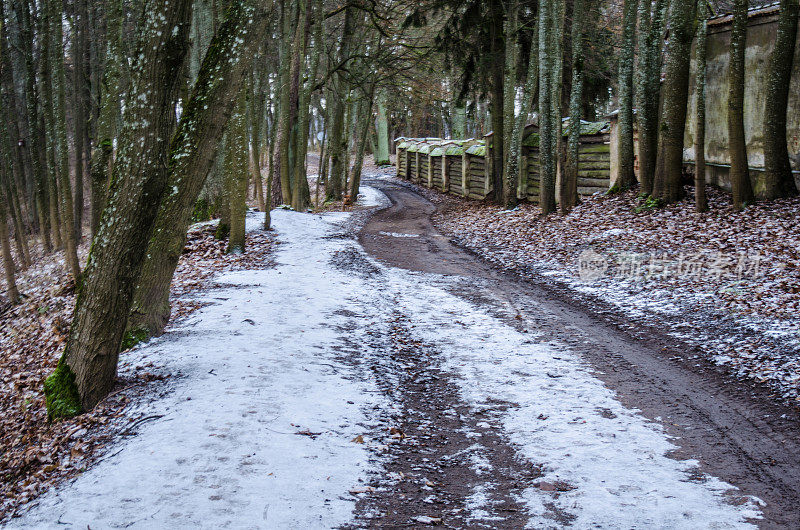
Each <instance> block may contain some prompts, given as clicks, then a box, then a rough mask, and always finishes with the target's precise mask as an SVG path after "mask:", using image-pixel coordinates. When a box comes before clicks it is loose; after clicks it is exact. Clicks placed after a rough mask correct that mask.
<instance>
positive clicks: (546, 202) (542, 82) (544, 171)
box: [539, 0, 556, 215]
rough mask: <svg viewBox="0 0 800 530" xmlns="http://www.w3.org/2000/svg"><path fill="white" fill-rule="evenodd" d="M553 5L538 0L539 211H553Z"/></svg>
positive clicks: (543, 212) (548, 212) (554, 178)
mask: <svg viewBox="0 0 800 530" xmlns="http://www.w3.org/2000/svg"><path fill="white" fill-rule="evenodd" d="M553 11H555V9H554V6H552V4H551V2H549V1H548V0H539V166H540V168H539V206H540V208H541V209H542V215H549V214H551V213H553V212H555V211H556V197H555V188H556V163H555V161H556V153H555V149H554V148H553V147H554V145H553V144H554V142H553V140H554V135H555V126H554V123H553V108H552V107H553V101H552V96H553V90H552V84H553V79H552V78H553V73H554V69H555V68H554V66H555V57H554V52H553V50H554V48H555V46H554V45H553V44H554V42H555V40H554V39H553V35H552V34H553V18H554V15H555V14H554V13H553Z"/></svg>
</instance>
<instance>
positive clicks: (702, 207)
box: [694, 3, 708, 212]
mask: <svg viewBox="0 0 800 530" xmlns="http://www.w3.org/2000/svg"><path fill="white" fill-rule="evenodd" d="M707 12H708V8H707V7H706V6H705V5H704V4H702V3H701V4H700V7H699V8H698V15H700V18H701V20H702V22H701V23H700V24H699V25H698V27H697V39H696V40H695V53H696V60H695V63H696V65H697V66H696V69H697V72H696V77H695V90H694V91H695V94H696V95H697V105H696V109H697V110H696V115H695V122H696V123H695V129H696V134H695V141H694V160H695V166H694V205H695V210H696V211H697V212H704V211H706V210H707V209H708V198H707V197H706V68H707V59H706V57H707V55H708V50H707V49H706V48H707V37H708V15H707Z"/></svg>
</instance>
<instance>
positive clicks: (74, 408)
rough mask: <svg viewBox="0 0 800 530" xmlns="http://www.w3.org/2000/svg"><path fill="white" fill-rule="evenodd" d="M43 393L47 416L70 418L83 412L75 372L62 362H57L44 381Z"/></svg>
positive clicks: (52, 418) (51, 417)
mask: <svg viewBox="0 0 800 530" xmlns="http://www.w3.org/2000/svg"><path fill="white" fill-rule="evenodd" d="M44 395H45V396H46V398H47V399H46V403H47V416H48V417H49V418H50V419H51V420H54V419H56V418H71V417H73V416H77V415H78V414H80V413H81V412H83V407H81V396H80V394H79V393H78V386H77V385H76V384H75V373H74V372H73V371H72V369H71V368H70V367H69V366H68V365H67V363H65V362H64V360H63V358H62V359H61V360H60V361H59V362H58V366H57V367H56V369H55V371H54V372H53V373H52V374H50V376H49V377H48V378H47V379H45V381H44Z"/></svg>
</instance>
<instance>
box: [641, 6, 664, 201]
mask: <svg viewBox="0 0 800 530" xmlns="http://www.w3.org/2000/svg"><path fill="white" fill-rule="evenodd" d="M667 4H668V2H667V0H655V3H651V2H649V1H647V0H640V2H639V44H638V46H639V75H638V78H637V87H636V88H637V90H636V92H637V100H638V104H637V108H636V123H637V128H638V136H639V184H640V190H641V192H642V193H645V194H647V195H650V194H651V193H653V181H654V179H655V171H656V152H657V151H658V122H659V103H660V98H659V95H660V92H661V56H662V43H663V40H664V39H663V32H664V16H665V14H666V8H667Z"/></svg>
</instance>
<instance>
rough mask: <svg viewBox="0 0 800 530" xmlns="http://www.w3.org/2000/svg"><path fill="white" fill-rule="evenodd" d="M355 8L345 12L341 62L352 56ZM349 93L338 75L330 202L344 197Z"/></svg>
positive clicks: (328, 187)
mask: <svg viewBox="0 0 800 530" xmlns="http://www.w3.org/2000/svg"><path fill="white" fill-rule="evenodd" d="M352 26H353V8H352V7H347V8H345V11H344V27H343V29H342V39H341V41H340V42H339V62H340V64H341V63H343V62H345V61H347V60H348V59H349V56H350V40H351V39H352V36H353V35H352V32H353V27H352ZM348 92H349V89H348V87H347V79H346V78H345V76H344V75H342V74H341V73H340V72H337V73H336V79H335V84H334V88H333V89H332V90H331V93H332V94H333V95H334V98H333V120H332V125H331V139H330V149H329V152H330V154H331V173H330V178H329V180H328V186H326V188H325V195H326V198H327V199H328V200H338V199H340V198H341V196H342V191H343V186H344V180H343V179H344V176H345V173H347V171H346V168H345V166H344V156H345V153H346V152H347V141H346V139H345V136H344V113H345V104H346V102H345V99H346V98H345V96H346V95H347V93H348Z"/></svg>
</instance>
